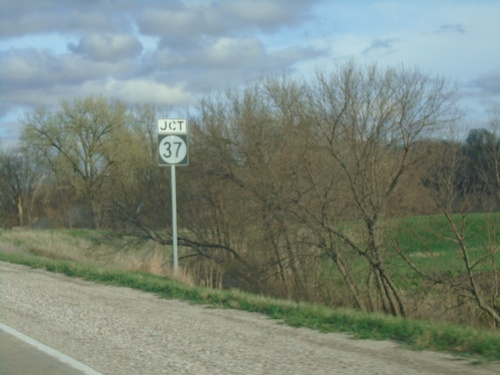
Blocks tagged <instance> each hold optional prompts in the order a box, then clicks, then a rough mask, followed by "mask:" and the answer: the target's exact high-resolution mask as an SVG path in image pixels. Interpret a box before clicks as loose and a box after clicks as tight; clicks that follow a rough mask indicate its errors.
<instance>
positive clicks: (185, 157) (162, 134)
mask: <svg viewBox="0 0 500 375" xmlns="http://www.w3.org/2000/svg"><path fill="white" fill-rule="evenodd" d="M188 164H189V152H188V137H187V120H186V119H183V118H170V119H159V120H158V165H160V166H168V165H179V166H186V165H188Z"/></svg>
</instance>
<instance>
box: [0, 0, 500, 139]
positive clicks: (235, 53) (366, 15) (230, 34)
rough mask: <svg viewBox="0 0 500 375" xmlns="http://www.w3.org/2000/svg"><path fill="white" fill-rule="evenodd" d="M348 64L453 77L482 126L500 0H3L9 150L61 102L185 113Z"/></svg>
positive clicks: (1, 127)
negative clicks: (237, 91) (270, 78)
mask: <svg viewBox="0 0 500 375" xmlns="http://www.w3.org/2000/svg"><path fill="white" fill-rule="evenodd" d="M348 59H353V60H354V61H356V62H358V63H360V64H371V63H374V62H375V63H377V64H378V65H379V66H382V67H384V66H401V65H403V66H406V67H409V68H413V67H418V68H419V69H420V70H421V71H422V72H423V73H425V74H430V75H432V76H444V77H446V78H449V79H450V80H451V81H452V82H456V83H457V84H458V85H459V87H460V89H459V98H460V101H459V103H460V106H461V108H462V109H463V110H464V111H465V114H466V121H467V123H468V124H469V125H468V126H470V127H471V128H473V127H480V126H481V125H482V124H484V123H485V122H486V121H487V119H488V116H489V115H490V114H491V113H492V111H493V110H495V108H497V109H498V108H500V0H399V1H396V0H350V1H349V0H64V1H61V0H0V96H1V97H0V146H3V147H9V146H15V145H16V142H17V140H18V139H19V135H20V133H21V129H22V124H21V119H22V117H23V115H24V114H25V113H29V112H31V111H33V110H34V109H35V108H37V107H39V106H44V107H45V108H47V109H48V110H52V111H53V110H57V109H58V107H59V103H60V101H61V100H62V99H69V100H72V99H73V98H83V97H86V96H88V95H103V96H105V97H109V98H113V99H114V98H118V99H122V100H125V101H126V102H128V103H130V104H136V103H154V104H157V105H159V106H168V107H169V108H172V113H178V114H180V115H182V114H183V113H185V112H186V109H187V108H190V107H194V106H195V105H196V103H197V102H198V100H199V99H200V97H201V96H202V95H203V94H205V93H206V92H207V91H210V90H215V89H220V88H222V89H223V88H225V87H228V86H238V85H244V84H245V83H247V82H250V81H251V80H252V79H256V78H259V77H262V76H267V75H277V74H278V75H281V74H283V73H286V74H288V75H291V76H294V77H297V78H298V79H303V78H307V77H308V75H311V74H312V72H314V71H315V70H317V69H320V70H322V71H325V72H328V71H329V69H331V70H333V69H334V67H335V66H336V64H338V63H342V61H345V60H348Z"/></svg>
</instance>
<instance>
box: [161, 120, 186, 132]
mask: <svg viewBox="0 0 500 375" xmlns="http://www.w3.org/2000/svg"><path fill="white" fill-rule="evenodd" d="M158 134H187V120H186V119H184V118H161V119H159V120H158Z"/></svg>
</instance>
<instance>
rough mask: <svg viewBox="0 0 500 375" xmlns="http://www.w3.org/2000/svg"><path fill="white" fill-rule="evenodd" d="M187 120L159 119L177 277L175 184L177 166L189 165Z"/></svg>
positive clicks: (160, 149)
mask: <svg viewBox="0 0 500 375" xmlns="http://www.w3.org/2000/svg"><path fill="white" fill-rule="evenodd" d="M188 164H189V152H188V136H187V120H186V119H184V118H162V119H158V165H160V166H168V165H170V181H171V190H172V193H171V196H172V251H173V260H174V276H175V277H177V268H178V259H177V193H176V186H175V166H176V165H188Z"/></svg>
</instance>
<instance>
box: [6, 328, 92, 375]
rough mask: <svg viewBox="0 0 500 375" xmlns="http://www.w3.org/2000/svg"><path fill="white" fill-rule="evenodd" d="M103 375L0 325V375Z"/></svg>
mask: <svg viewBox="0 0 500 375" xmlns="http://www.w3.org/2000/svg"><path fill="white" fill-rule="evenodd" d="M47 374H51V375H85V374H89V375H90V374H94V375H97V374H99V373H98V372H96V371H94V370H92V369H87V368H86V366H85V365H83V364H81V363H79V362H77V361H75V360H74V359H72V358H69V357H67V356H65V355H64V354H62V353H59V352H57V351H56V350H54V349H52V348H49V347H47V346H45V345H43V344H42V343H39V342H38V341H36V340H33V339H32V338H30V337H27V336H25V335H23V334H22V333H20V332H19V331H16V330H14V329H12V328H11V327H9V326H5V325H3V324H1V323H0V375H47Z"/></svg>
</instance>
